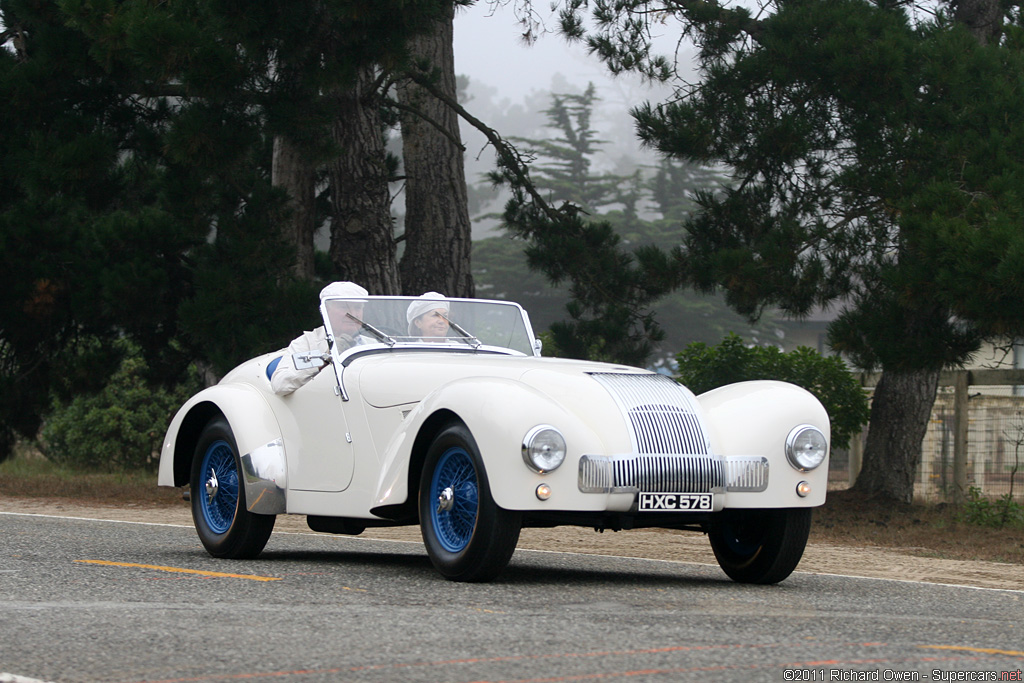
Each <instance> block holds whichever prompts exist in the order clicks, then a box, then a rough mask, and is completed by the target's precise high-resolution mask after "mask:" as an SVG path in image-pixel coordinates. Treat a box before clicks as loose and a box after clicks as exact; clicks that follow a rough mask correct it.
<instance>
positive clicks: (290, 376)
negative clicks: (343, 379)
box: [270, 282, 367, 395]
mask: <svg viewBox="0 0 1024 683" xmlns="http://www.w3.org/2000/svg"><path fill="white" fill-rule="evenodd" d="M365 296H367V292H366V290H365V289H364V288H362V287H360V286H359V285H357V284H356V283H354V282H332V283H331V284H329V285H327V286H326V287H324V288H323V289H322V290H321V291H320V301H321V303H322V302H324V300H325V299H327V298H329V297H346V298H356V299H362V298H363V297H365ZM363 303H364V302H363V301H331V302H328V303H327V317H328V318H329V319H330V321H331V329H332V331H333V332H334V344H335V346H336V347H337V348H338V350H339V351H343V350H345V349H347V348H349V347H352V346H356V345H359V344H365V343H366V342H367V340H366V338H365V337H362V336H360V335H359V328H360V324H359V323H358V322H357V321H355V320H353V319H352V318H350V317H348V315H347V314H348V313H351V314H352V315H353V316H355V317H357V318H361V317H362V315H363ZM330 350H331V349H330V344H329V342H328V340H327V330H326V329H325V328H324V326H323V325H321V326H320V327H318V328H316V329H315V330H311V331H308V332H303V333H302V334H301V335H300V336H298V337H296V338H295V339H293V340H292V343H291V344H289V345H288V350H287V351H285V352H284V355H283V356H281V360H280V361H279V362H278V364H277V368H275V369H274V374H273V375H272V376H271V378H270V387H271V388H272V389H273V390H274V392H275V393H277V394H282V395H284V394H290V393H292V392H293V391H295V390H296V389H298V388H299V387H301V386H302V385H304V384H305V383H306V382H308V381H309V380H311V379H313V378H314V377H316V375H317V373H319V372H320V371H321V370H322V369H324V368H325V367H327V366H328V365H330V363H329V362H327V361H325V362H324V363H323V364H322V365H320V366H319V367H315V366H314V367H311V368H304V369H302V370H299V369H296V367H295V360H294V358H293V356H294V355H295V354H297V353H319V354H321V355H326V354H327V353H329V352H330Z"/></svg>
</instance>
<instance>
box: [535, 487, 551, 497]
mask: <svg viewBox="0 0 1024 683" xmlns="http://www.w3.org/2000/svg"><path fill="white" fill-rule="evenodd" d="M550 497H551V487H550V486H548V485H547V484H540V485H539V486H537V498H538V499H539V500H547V499H548V498H550Z"/></svg>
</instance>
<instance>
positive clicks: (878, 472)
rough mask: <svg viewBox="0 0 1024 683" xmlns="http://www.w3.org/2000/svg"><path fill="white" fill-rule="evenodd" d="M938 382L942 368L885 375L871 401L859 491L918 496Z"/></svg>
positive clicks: (893, 496)
mask: <svg viewBox="0 0 1024 683" xmlns="http://www.w3.org/2000/svg"><path fill="white" fill-rule="evenodd" d="M938 386H939V371H938V370H920V371H914V372H892V371H889V372H883V373H882V378H881V379H880V380H879V382H878V386H877V387H875V397H874V399H873V400H872V402H871V422H870V425H871V427H870V428H869V430H868V438H867V441H866V443H865V444H864V465H863V468H862V469H861V472H860V476H859V477H857V483H856V484H855V486H854V488H855V489H856V490H858V491H863V492H865V493H869V494H872V495H878V496H881V497H884V498H891V499H893V500H896V501H899V502H903V503H909V502H911V501H912V500H913V497H914V475H915V473H916V471H917V465H918V463H919V462H920V461H921V443H922V442H923V441H924V435H925V432H926V431H927V430H928V420H929V419H930V417H931V411H932V405H933V404H934V403H935V393H936V391H937V390H938Z"/></svg>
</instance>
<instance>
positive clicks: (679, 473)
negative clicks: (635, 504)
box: [578, 455, 725, 493]
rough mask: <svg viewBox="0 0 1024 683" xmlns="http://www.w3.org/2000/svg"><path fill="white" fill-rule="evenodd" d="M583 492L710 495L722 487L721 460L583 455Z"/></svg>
mask: <svg viewBox="0 0 1024 683" xmlns="http://www.w3.org/2000/svg"><path fill="white" fill-rule="evenodd" d="M578 478H579V489H580V491H583V492H584V493H608V492H610V493H635V492H637V491H644V492H646V493H714V492H720V491H722V490H723V489H724V487H725V471H724V469H723V467H722V461H721V460H720V459H719V458H717V457H714V456H704V455H614V456H599V455H584V456H583V457H582V458H580V465H579V475H578Z"/></svg>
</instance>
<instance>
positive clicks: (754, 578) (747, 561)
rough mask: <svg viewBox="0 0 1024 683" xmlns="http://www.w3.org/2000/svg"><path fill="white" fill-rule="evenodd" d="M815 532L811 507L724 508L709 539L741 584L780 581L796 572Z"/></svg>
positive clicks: (726, 568)
mask: <svg viewBox="0 0 1024 683" xmlns="http://www.w3.org/2000/svg"><path fill="white" fill-rule="evenodd" d="M810 531H811V508H782V509H769V510H724V511H723V512H721V513H720V514H719V515H718V516H717V517H716V519H715V520H714V521H713V522H711V524H710V526H709V528H708V539H709V540H710V541H711V549H712V550H714V551H715V558H716V559H717V560H718V565H719V566H720V567H721V568H722V570H723V571H724V572H725V573H726V574H727V575H728V576H729V578H731V579H732V580H733V581H736V582H738V583H757V584H770V583H778V582H779V581H782V580H783V579H785V578H786V577H787V576H789V575H790V574H792V573H793V570H794V569H796V566H797V565H798V564H799V563H800V558H801V557H803V554H804V548H805V547H806V546H807V537H808V535H809V534H810Z"/></svg>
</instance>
